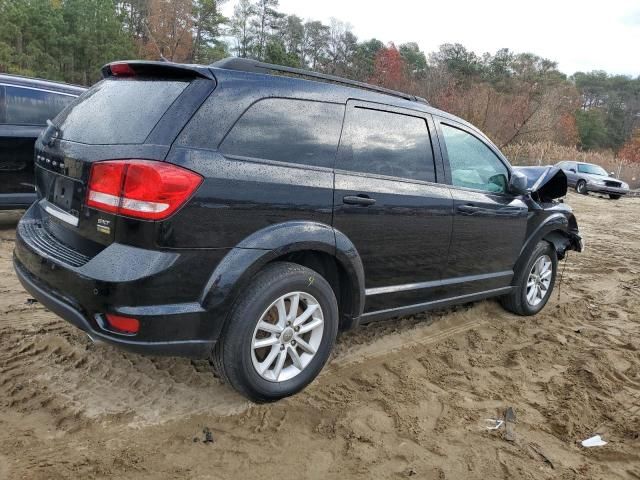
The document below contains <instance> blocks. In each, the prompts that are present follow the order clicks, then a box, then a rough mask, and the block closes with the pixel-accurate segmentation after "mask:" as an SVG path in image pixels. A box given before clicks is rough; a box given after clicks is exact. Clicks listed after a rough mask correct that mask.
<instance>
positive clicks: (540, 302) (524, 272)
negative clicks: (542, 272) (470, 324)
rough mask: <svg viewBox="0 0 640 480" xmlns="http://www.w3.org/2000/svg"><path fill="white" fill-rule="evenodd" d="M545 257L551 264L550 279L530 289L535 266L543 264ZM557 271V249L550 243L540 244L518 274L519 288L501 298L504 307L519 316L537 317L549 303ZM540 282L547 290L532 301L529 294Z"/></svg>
mask: <svg viewBox="0 0 640 480" xmlns="http://www.w3.org/2000/svg"><path fill="white" fill-rule="evenodd" d="M545 257H546V259H547V260H548V261H550V263H551V265H550V266H549V269H550V270H547V271H550V278H549V277H548V276H544V278H543V279H541V280H539V282H538V283H535V284H534V286H533V287H530V282H531V281H532V279H531V277H530V275H532V274H535V273H534V270H533V269H534V266H535V265H536V264H537V263H538V262H542V260H541V259H543V258H545ZM545 263H546V262H545ZM541 265H543V264H542V263H540V264H539V265H538V266H539V267H540V266H541ZM557 271H558V257H557V255H556V251H555V248H554V247H553V245H552V244H550V243H549V242H546V241H541V242H538V244H537V245H536V247H535V248H534V249H533V252H531V256H530V257H529V261H528V262H527V263H526V264H525V265H524V266H523V267H522V268H520V269H519V271H518V272H516V276H515V283H514V285H515V286H516V287H517V288H516V289H514V291H513V292H512V293H510V294H509V295H505V296H504V297H502V298H501V303H502V306H503V307H504V308H505V309H506V310H508V311H510V312H512V313H515V314H517V315H522V316H529V315H535V314H536V313H538V312H539V311H540V310H542V309H543V308H544V306H545V305H546V304H547V302H548V301H549V298H550V297H551V293H552V292H553V287H554V285H555V282H556V273H557ZM546 278H548V280H549V281H548V284H547V283H546V280H545V279H546ZM534 281H535V280H534ZM540 282H543V283H544V284H545V285H546V290H544V294H543V296H542V297H541V298H539V296H538V295H534V298H533V299H532V300H531V301H530V299H529V294H530V293H531V291H532V290H531V289H533V288H536V285H540ZM538 291H539V292H541V293H542V292H543V289H542V286H540V287H539V290H538Z"/></svg>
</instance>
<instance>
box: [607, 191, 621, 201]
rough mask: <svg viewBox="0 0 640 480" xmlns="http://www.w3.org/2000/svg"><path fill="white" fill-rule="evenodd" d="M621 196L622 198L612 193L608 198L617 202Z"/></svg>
mask: <svg viewBox="0 0 640 480" xmlns="http://www.w3.org/2000/svg"><path fill="white" fill-rule="evenodd" d="M621 196H622V195H616V194H614V193H610V194H609V198H610V199H611V200H618V199H619V198H620V197H621Z"/></svg>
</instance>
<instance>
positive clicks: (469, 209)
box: [458, 203, 480, 213]
mask: <svg viewBox="0 0 640 480" xmlns="http://www.w3.org/2000/svg"><path fill="white" fill-rule="evenodd" d="M479 209H480V207H476V206H475V205H472V204H470V203H467V204H466V205H458V211H459V212H461V213H475V212H477V211H478V210H479Z"/></svg>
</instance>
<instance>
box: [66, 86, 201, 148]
mask: <svg viewBox="0 0 640 480" xmlns="http://www.w3.org/2000/svg"><path fill="white" fill-rule="evenodd" d="M187 85H189V82H188V81H181V80H162V79H150V78H145V77H141V78H136V79H124V78H123V79H117V78H109V79H107V80H103V81H101V82H99V83H97V84H96V85H95V86H93V87H92V88H91V89H90V90H88V91H87V92H85V93H84V94H83V95H82V97H81V98H80V99H79V101H78V103H77V104H76V105H74V106H73V107H72V108H70V109H68V110H67V111H65V112H64V113H63V114H62V115H61V116H60V118H59V119H57V120H56V123H57V125H58V126H59V127H60V130H61V132H62V133H61V138H63V139H65V140H71V141H74V142H79V143H88V144H94V145H112V144H138V143H143V142H144V141H145V139H146V138H147V137H148V136H149V134H150V133H151V131H152V130H153V127H155V126H156V124H157V123H158V121H159V120H160V119H161V118H162V116H163V115H164V113H165V112H166V111H167V110H168V108H169V107H170V106H171V104H172V103H173V102H174V101H175V100H176V99H177V98H178V97H179V96H180V94H181V93H182V92H183V91H184V89H185V88H186V87H187Z"/></svg>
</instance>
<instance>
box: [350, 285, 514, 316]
mask: <svg viewBox="0 0 640 480" xmlns="http://www.w3.org/2000/svg"><path fill="white" fill-rule="evenodd" d="M515 288H516V287H513V286H509V287H501V288H495V289H492V290H485V291H483V292H476V293H468V294H466V295H459V296H456V297H449V298H443V299H441V300H433V301H431V302H424V303H415V304H413V305H407V306H404V307H395V308H387V309H385V310H375V311H373V312H368V313H365V314H364V315H362V317H360V323H361V324H365V323H369V322H373V321H376V320H385V319H387V318H393V317H401V316H403V315H412V314H415V313H418V312H426V311H427V310H433V309H435V308H443V307H448V306H451V305H458V304H461V303H466V302H475V301H478V300H483V299H486V298H490V297H496V296H499V295H504V294H507V293H509V292H511V291H513V290H514V289H515Z"/></svg>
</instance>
